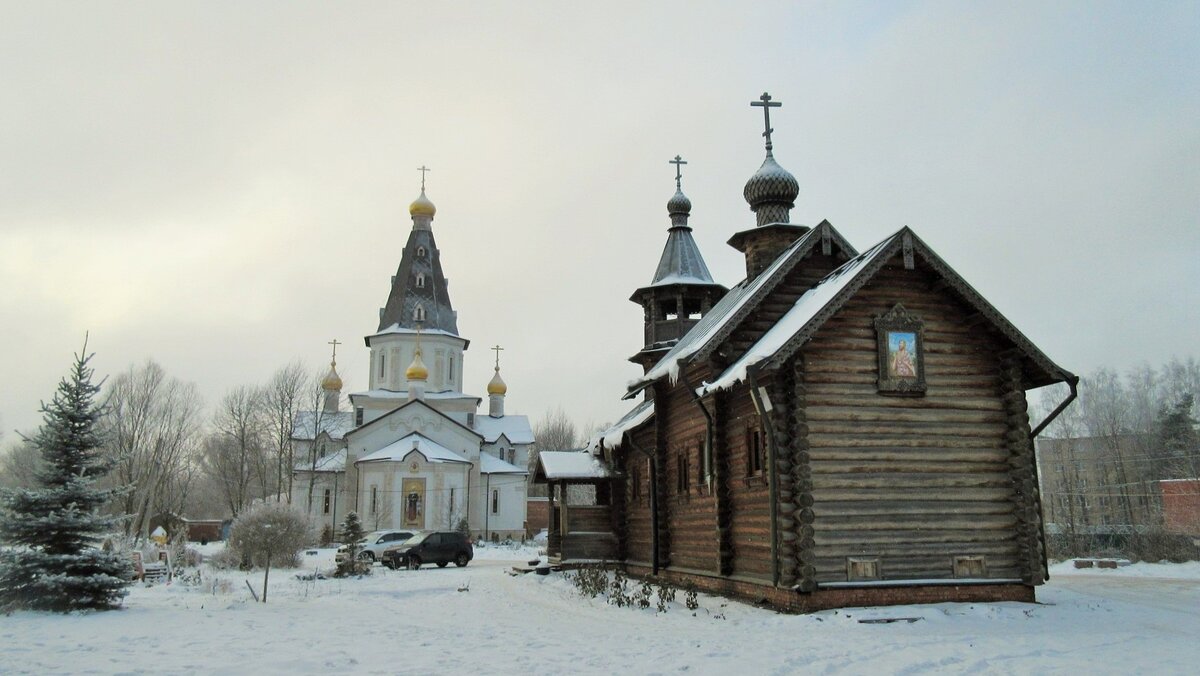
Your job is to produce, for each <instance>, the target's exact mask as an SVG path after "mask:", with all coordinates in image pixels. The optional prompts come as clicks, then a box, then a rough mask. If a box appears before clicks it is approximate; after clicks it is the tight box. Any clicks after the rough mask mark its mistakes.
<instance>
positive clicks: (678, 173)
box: [667, 155, 687, 190]
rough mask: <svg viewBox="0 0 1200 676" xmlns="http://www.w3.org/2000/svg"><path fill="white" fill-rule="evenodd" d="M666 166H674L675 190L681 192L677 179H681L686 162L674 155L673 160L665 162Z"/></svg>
mask: <svg viewBox="0 0 1200 676" xmlns="http://www.w3.org/2000/svg"><path fill="white" fill-rule="evenodd" d="M667 164H674V165H675V189H676V190H681V189H682V188H680V187H679V179H681V178H683V165H685V164H687V160H685V159H683V158H682V157H680V156H678V155H676V156H675V159H673V160H670V161H669V162H667Z"/></svg>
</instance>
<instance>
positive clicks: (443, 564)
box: [438, 561, 449, 568]
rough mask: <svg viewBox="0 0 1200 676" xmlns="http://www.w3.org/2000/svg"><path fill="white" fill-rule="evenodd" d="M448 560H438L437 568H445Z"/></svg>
mask: <svg viewBox="0 0 1200 676" xmlns="http://www.w3.org/2000/svg"><path fill="white" fill-rule="evenodd" d="M447 563H449V561H438V568H445V567H446V564H447Z"/></svg>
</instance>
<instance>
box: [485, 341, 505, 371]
mask: <svg viewBox="0 0 1200 676" xmlns="http://www.w3.org/2000/svg"><path fill="white" fill-rule="evenodd" d="M488 349H489V350H491V351H492V352H495V353H496V370H497V371H499V370H500V353H501V352H503V351H504V348H502V347H500V346H499V345H496V346H495V347H490V348H488Z"/></svg>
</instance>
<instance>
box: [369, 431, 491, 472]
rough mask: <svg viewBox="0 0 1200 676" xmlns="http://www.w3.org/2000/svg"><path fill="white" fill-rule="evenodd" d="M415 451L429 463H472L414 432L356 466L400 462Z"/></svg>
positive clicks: (370, 454) (371, 454)
mask: <svg viewBox="0 0 1200 676" xmlns="http://www.w3.org/2000/svg"><path fill="white" fill-rule="evenodd" d="M413 451H416V452H418V453H420V454H421V455H422V456H424V457H425V459H426V460H428V461H429V462H461V463H467V464H469V463H470V461H468V460H467V459H466V458H465V457H463V456H462V455H461V454H459V453H455V452H454V451H452V450H450V449H448V448H446V447H445V446H443V445H441V444H439V443H438V442H436V441H433V440H432V439H429V438H428V437H426V436H424V435H422V434H419V433H417V432H413V433H412V434H409V435H407V436H403V437H400V438H399V439H397V440H396V441H393V442H392V443H390V444H388V445H387V446H384V447H383V448H381V449H379V450H378V451H375V452H374V453H369V454H367V455H365V456H363V457H362V458H360V459H359V460H357V461H355V464H358V463H360V462H384V461H389V460H390V461H393V462H398V461H400V460H403V459H404V458H406V457H408V455H409V454H410V453H412V452H413Z"/></svg>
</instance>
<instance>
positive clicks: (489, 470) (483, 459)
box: [479, 453, 529, 474]
mask: <svg viewBox="0 0 1200 676" xmlns="http://www.w3.org/2000/svg"><path fill="white" fill-rule="evenodd" d="M479 472H480V473H481V474H529V472H527V471H525V470H523V469H521V468H520V467H517V466H516V465H513V464H511V463H507V462H504V461H503V460H501V459H500V458H497V457H496V456H494V455H491V454H488V453H480V454H479Z"/></svg>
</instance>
